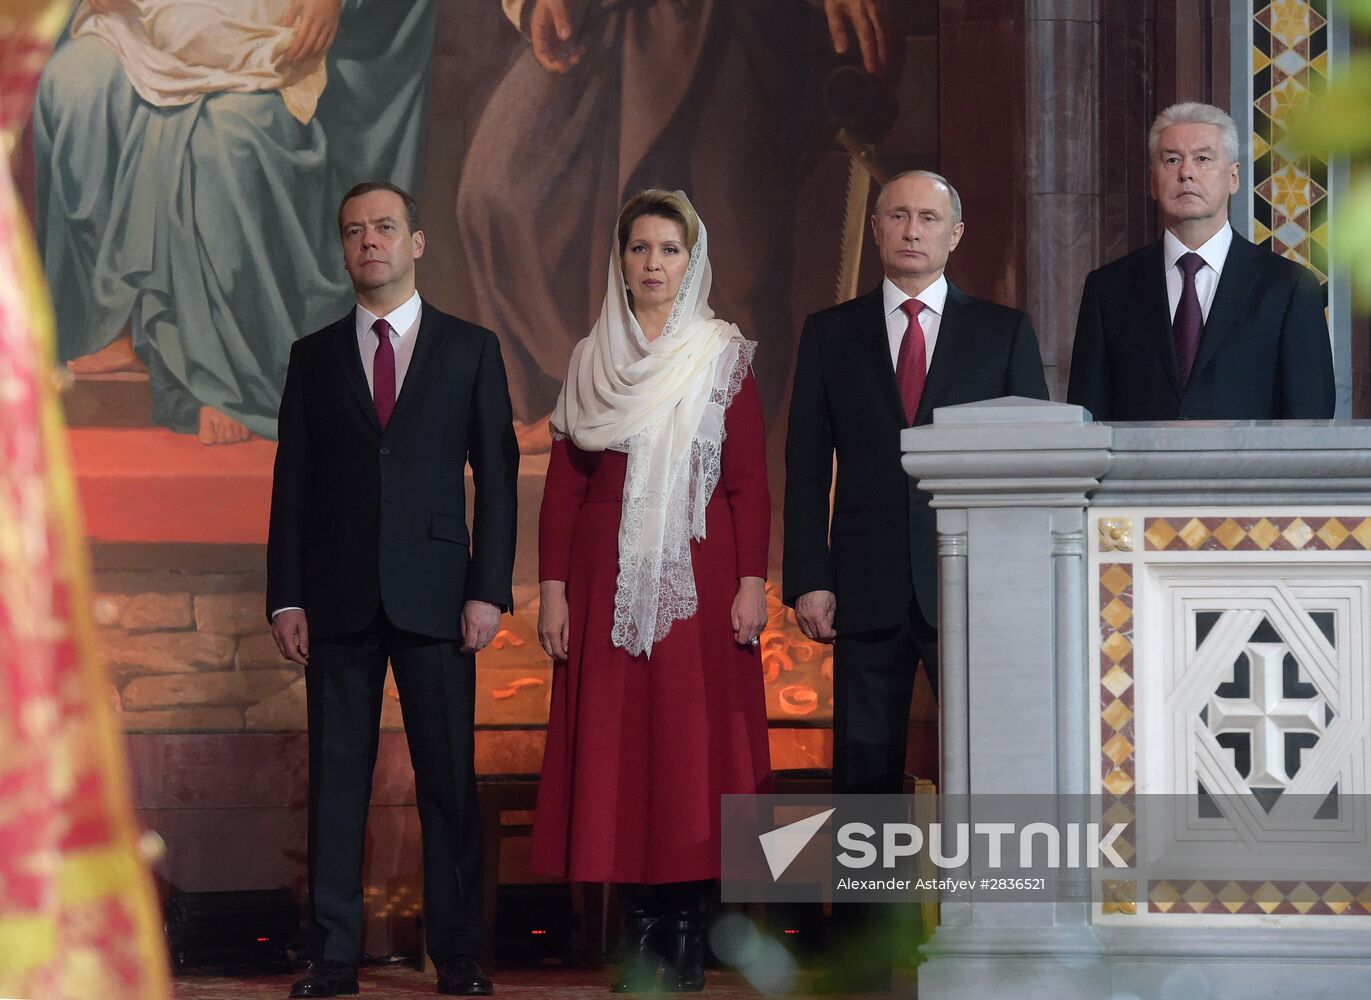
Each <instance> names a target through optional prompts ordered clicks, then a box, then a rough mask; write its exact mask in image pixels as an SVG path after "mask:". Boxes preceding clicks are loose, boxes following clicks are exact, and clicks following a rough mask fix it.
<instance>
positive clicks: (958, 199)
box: [876, 170, 962, 226]
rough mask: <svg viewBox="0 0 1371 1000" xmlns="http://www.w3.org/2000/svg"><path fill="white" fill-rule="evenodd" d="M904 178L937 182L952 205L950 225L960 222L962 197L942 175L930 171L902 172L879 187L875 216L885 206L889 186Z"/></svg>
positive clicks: (878, 214)
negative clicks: (945, 189) (944, 189)
mask: <svg viewBox="0 0 1371 1000" xmlns="http://www.w3.org/2000/svg"><path fill="white" fill-rule="evenodd" d="M905 177H927V178H928V179H929V180H931V181H937V182H938V183H939V184H941V185H942V186H943V187H945V188H947V198H948V201H950V202H951V203H952V224H953V225H954V226H955V225H956V224H957V223H959V222H961V221H962V196H961V195H959V194H958V193H957V189H956V188H954V187H953V186H952V182H951V181H949V180H948V179H947V178H946V177H944V176H943V175H942V174H935V173H934V172H933V171H932V170H902V171H901V172H900V173H898V174H896V175H895V176H894V177H892V178H890V180H888V181H886V182H885V183H884V184H883V185H881V193H880V194H878V195H877V196H876V215H877V216H878V217H879V216H880V214H881V208H882V207H883V206H884V204H885V193H886V191H887V190H889V188H890V185H892V184H894V183H895V182H896V181H898V180H901V179H902V178H905Z"/></svg>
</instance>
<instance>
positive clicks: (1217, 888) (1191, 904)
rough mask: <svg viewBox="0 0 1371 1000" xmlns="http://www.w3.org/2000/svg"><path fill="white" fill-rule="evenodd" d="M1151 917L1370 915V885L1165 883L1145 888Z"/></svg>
mask: <svg viewBox="0 0 1371 1000" xmlns="http://www.w3.org/2000/svg"><path fill="white" fill-rule="evenodd" d="M1147 908H1148V911H1149V912H1151V913H1170V914H1177V913H1183V914H1191V913H1208V914H1220V915H1236V914H1247V913H1251V914H1270V915H1277V916H1279V915H1283V914H1289V915H1296V916H1334V917H1366V916H1371V883H1368V882H1230V881H1223V880H1221V879H1216V880H1212V881H1192V880H1176V881H1167V880H1165V879H1162V880H1156V881H1151V882H1148V883H1147Z"/></svg>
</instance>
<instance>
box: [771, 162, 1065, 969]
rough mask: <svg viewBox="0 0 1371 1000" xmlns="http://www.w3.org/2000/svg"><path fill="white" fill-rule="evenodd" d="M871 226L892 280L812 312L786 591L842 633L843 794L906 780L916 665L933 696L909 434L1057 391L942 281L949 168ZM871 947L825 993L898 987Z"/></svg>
mask: <svg viewBox="0 0 1371 1000" xmlns="http://www.w3.org/2000/svg"><path fill="white" fill-rule="evenodd" d="M871 229H872V232H873V234H874V237H875V242H876V246H877V248H878V249H879V250H880V254H881V262H882V264H883V266H884V269H885V280H884V281H882V282H881V285H880V287H878V288H876V289H873V290H872V291H871V292H869V293H867V294H866V295H863V296H860V297H858V298H856V299H853V300H851V301H850V302H844V303H842V304H840V305H837V306H834V307H833V308H831V309H827V310H825V311H823V312H820V313H816V314H814V315H813V316H810V317H809V319H808V320H807V321H806V322H805V328H804V332H803V334H802V335H801V339H800V348H799V358H798V360H797V363H796V368H795V382H794V387H793V390H792V393H791V401H790V424H789V432H788V437H787V440H786V485H785V558H784V574H783V590H784V595H785V600H786V602H787V603H788V604H791V605H792V606H793V607H794V608H795V617H796V620H797V621H798V622H799V625H800V628H801V629H802V630H803V631H804V633H805V634H806V635H807V636H809V637H810V638H811V639H814V640H816V641H819V642H834V643H835V663H834V672H833V787H834V791H835V792H846V793H857V792H872V793H877V792H879V793H896V792H899V791H900V789H901V787H902V783H903V776H904V761H905V745H906V741H907V737H908V724H909V707H910V699H911V697H912V695H913V691H914V672H915V669H916V666H917V664H918V663H919V662H920V660H922V662H923V664H924V669H925V671H926V672H927V675H928V679H929V682H930V683H931V684H932V685H933V688H934V691H935V693H936V691H937V663H938V655H937V649H938V647H937V642H938V633H937V622H938V593H937V582H938V580H937V538H936V522H935V519H934V515H933V511H932V510H931V509H930V508H929V506H928V500H929V497H928V494H927V493H924V492H922V491H920V490H919V489H917V487H916V485H915V483H914V480H912V479H910V478H909V477H908V476H907V475H905V472H904V469H903V468H902V467H901V465H900V432H901V431H902V430H903V429H904V428H906V427H910V426H913V425H917V424H925V423H928V422H929V421H931V420H932V415H933V410H934V408H935V407H939V406H948V405H951V404H954V403H970V402H976V401H979V400H984V399H995V398H998V397H1000V396H1028V397H1033V398H1037V399H1046V398H1047V383H1046V381H1045V379H1044V378H1043V366H1042V358H1041V356H1040V354H1039V353H1038V342H1037V338H1036V337H1035V336H1034V333H1033V327H1032V325H1031V324H1030V323H1029V320H1028V317H1027V316H1026V315H1025V314H1024V313H1022V312H1020V311H1018V310H1017V309H1009V308H1006V307H1005V306H1000V305H996V304H994V303H992V302H986V301H983V300H980V299H973V298H971V297H970V296H968V295H966V294H965V293H964V292H962V291H960V290H959V289H958V288H956V287H955V286H954V285H952V284H951V283H950V282H948V280H947V279H946V278H945V277H944V276H943V269H944V268H945V267H946V265H947V258H948V256H949V255H950V254H951V253H952V251H953V250H955V249H956V247H957V243H958V241H960V239H961V237H962V231H963V223H962V209H961V199H960V197H958V195H957V192H956V190H955V189H954V188H953V187H952V185H951V184H949V183H948V182H947V180H946V179H945V178H943V177H941V176H939V175H938V174H934V173H931V172H928V171H923V170H912V171H908V172H906V173H902V174H899V175H897V176H896V177H894V178H892V179H891V180H890V181H889V182H888V183H887V184H886V185H885V187H884V188H883V189H882V190H881V193H880V196H879V197H878V198H877V200H876V212H875V214H874V215H873V216H872V217H871ZM835 454H836V455H837V459H838V462H837V466H838V481H837V485H836V489H835V490H834V493H833V507H832V512H831V513H832V523H831V527H830V510H829V495H830V487H831V486H832V485H833V482H832V476H833V458H834V455H835ZM872 940H873V939H871V938H870V937H868V939H867V946H868V948H869V949H871V950H876V951H880V950H881V946H879V945H874V944H872ZM866 958H867V959H868V962H867V964H866V965H865V966H864V967H865V968H869V969H870V970H871V972H870V973H864V974H863V976H862V977H861V978H862V981H861V982H851V981H848V980H846V979H844V980H843V981H842V982H834V983H831V984H826V985H825V987H824V988H826V987H827V986H831V987H832V989H833V990H834V991H839V992H841V991H843V990H852V989H858V988H861V989H870V988H875V989H880V988H882V987H884V988H889V978H890V970H889V954H888V952H887V953H886V954H884V955H871V954H868V955H867V956H866Z"/></svg>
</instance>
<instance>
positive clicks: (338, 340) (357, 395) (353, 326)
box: [333, 307, 381, 432]
mask: <svg viewBox="0 0 1371 1000" xmlns="http://www.w3.org/2000/svg"><path fill="white" fill-rule="evenodd" d="M335 329H336V335H335V336H334V338H333V342H334V345H335V347H334V355H335V356H336V357H337V358H338V363H339V365H341V366H342V369H343V381H344V382H345V383H346V384H347V387H348V390H349V391H350V392H351V393H352V396H353V398H354V399H355V400H356V401H357V405H358V407H360V408H361V410H362V417H363V419H364V420H366V421H368V422H369V423H370V424H371V426H372V427H373V428H375V429H376V431H377V432H379V431H380V430H381V423H380V421H379V420H377V419H376V403H375V401H374V400H373V399H372V398H371V389H370V388H368V387H367V373H366V372H365V371H364V370H363V369H362V355H361V352H360V351H359V350H358V348H357V310H356V308H355V307H354V309H353V310H352V312H350V313H348V314H347V316H346V317H345V318H343V319H341V320H339V321H338V323H337V326H336V328H335Z"/></svg>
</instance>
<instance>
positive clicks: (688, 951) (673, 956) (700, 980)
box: [662, 908, 705, 993]
mask: <svg viewBox="0 0 1371 1000" xmlns="http://www.w3.org/2000/svg"><path fill="white" fill-rule="evenodd" d="M666 938H667V949H666V970H665V971H664V972H663V974H662V989H663V990H664V991H666V992H667V993H698V992H700V990H702V989H704V988H705V914H704V910H702V909H699V908H692V909H688V910H676V911H675V912H673V913H672V914H670V916H669V917H668V919H667V920H666Z"/></svg>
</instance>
